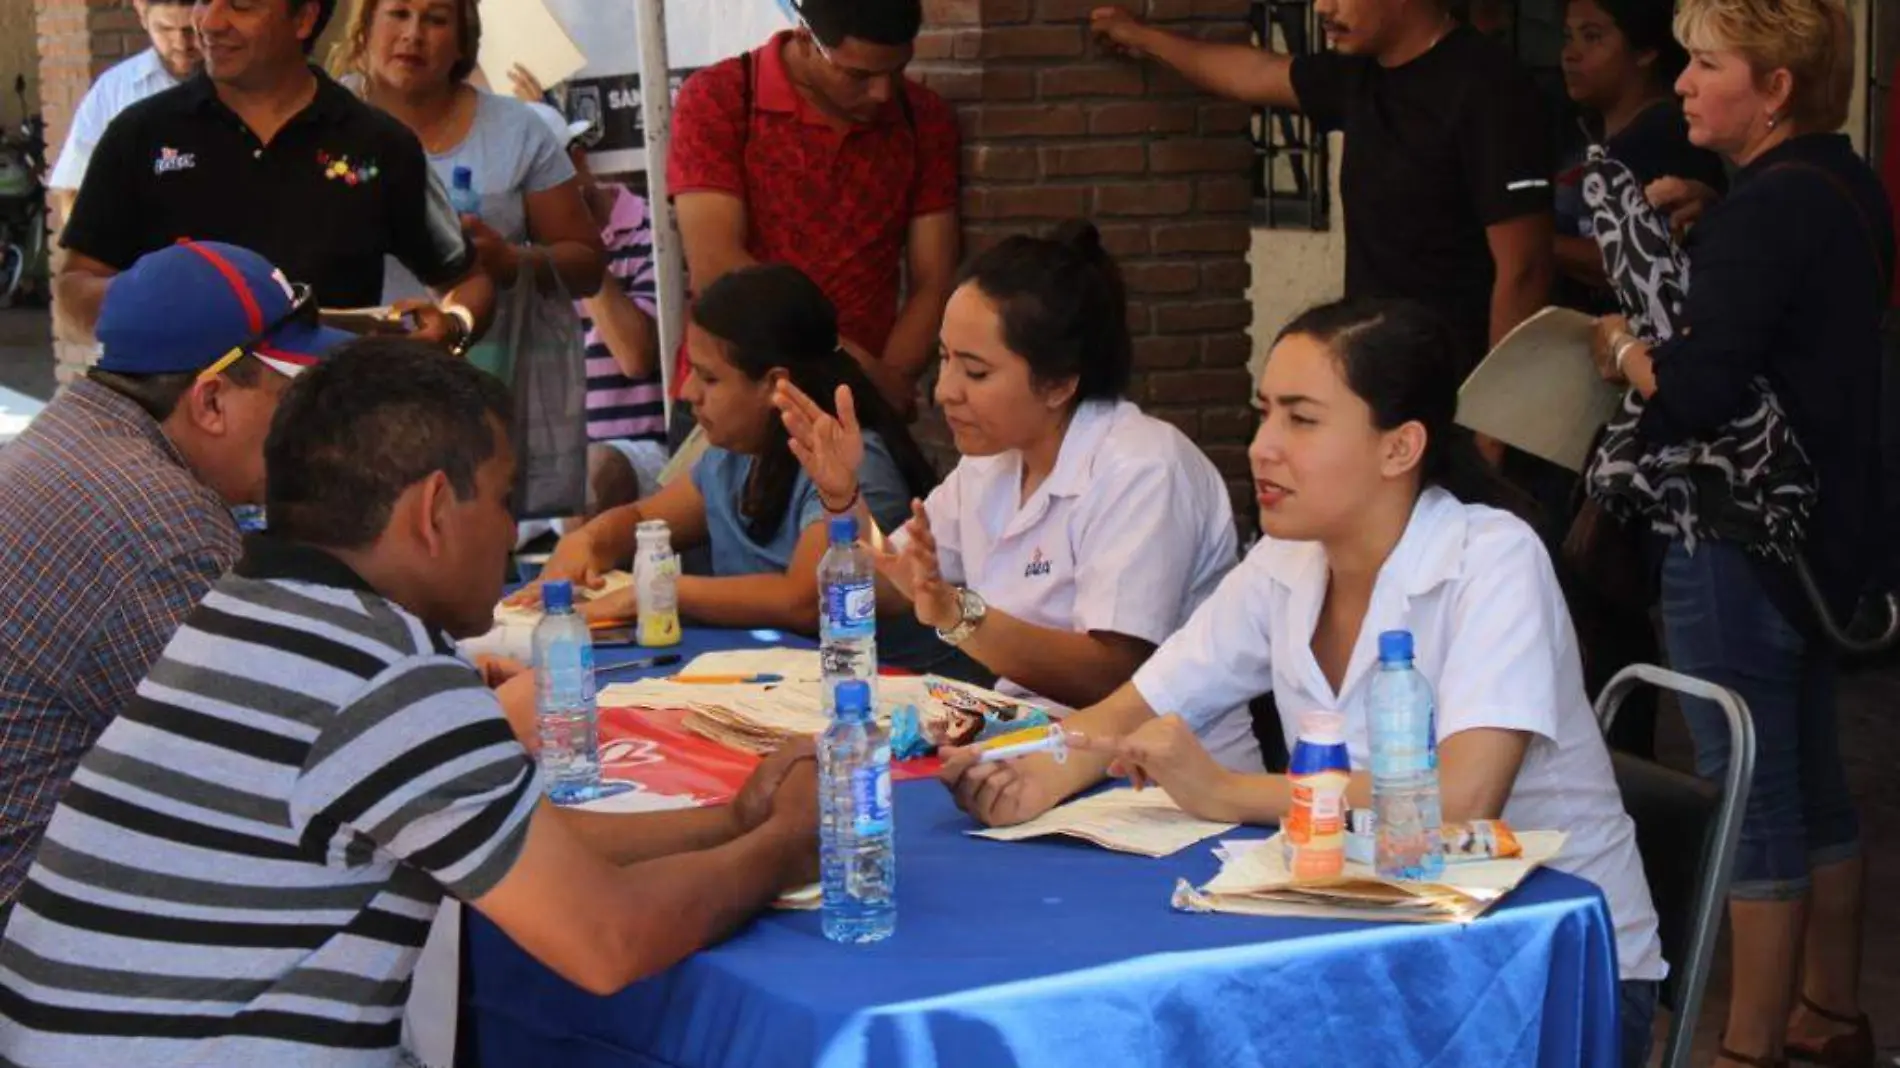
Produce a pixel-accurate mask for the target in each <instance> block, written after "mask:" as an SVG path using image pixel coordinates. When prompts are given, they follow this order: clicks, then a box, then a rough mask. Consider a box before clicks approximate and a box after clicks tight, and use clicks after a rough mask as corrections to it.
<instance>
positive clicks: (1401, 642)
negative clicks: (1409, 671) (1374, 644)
mask: <svg viewBox="0 0 1900 1068" xmlns="http://www.w3.org/2000/svg"><path fill="white" fill-rule="evenodd" d="M1379 659H1380V660H1383V661H1385V662H1386V663H1395V662H1397V661H1401V660H1410V659H1412V632H1411V631H1409V630H1388V631H1386V632H1385V633H1384V634H1381V635H1379Z"/></svg>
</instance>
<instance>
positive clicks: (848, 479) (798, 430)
mask: <svg viewBox="0 0 1900 1068" xmlns="http://www.w3.org/2000/svg"><path fill="white" fill-rule="evenodd" d="M834 402H835V404H836V406H837V410H838V414H837V415H836V416H835V417H834V416H832V415H831V414H830V413H828V412H826V411H825V410H824V409H823V408H820V407H819V406H818V405H817V403H816V402H814V401H813V400H812V399H811V398H810V397H808V396H806V395H805V393H804V391H802V390H800V389H799V388H798V387H797V386H794V385H792V384H791V383H790V382H780V383H779V384H778V387H777V388H776V389H774V390H773V391H772V404H773V406H774V407H776V408H777V409H778V412H779V418H780V419H781V420H783V421H784V423H785V432H786V433H787V434H788V435H790V436H791V447H792V455H793V456H795V457H797V458H798V462H799V465H800V466H802V467H803V468H804V469H805V474H806V476H807V477H809V478H810V479H811V482H812V485H813V486H816V487H817V488H818V497H819V499H820V500H821V501H822V502H823V503H824V505H825V507H826V508H827V509H830V510H832V511H846V510H849V509H850V507H851V505H852V503H853V498H855V497H856V496H857V495H858V467H859V466H860V465H861V464H863V463H864V431H863V429H862V428H861V427H859V426H858V406H857V403H856V402H855V401H854V400H853V399H852V396H851V389H850V387H849V386H839V387H838V392H837V394H836V397H835V401H834Z"/></svg>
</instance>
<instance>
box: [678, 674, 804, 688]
mask: <svg viewBox="0 0 1900 1068" xmlns="http://www.w3.org/2000/svg"><path fill="white" fill-rule="evenodd" d="M667 681H668V682H687V683H700V684H703V685H714V686H747V685H762V684H765V683H772V682H784V681H785V676H783V675H771V674H763V675H675V676H673V677H672V678H670V679H668V680H667Z"/></svg>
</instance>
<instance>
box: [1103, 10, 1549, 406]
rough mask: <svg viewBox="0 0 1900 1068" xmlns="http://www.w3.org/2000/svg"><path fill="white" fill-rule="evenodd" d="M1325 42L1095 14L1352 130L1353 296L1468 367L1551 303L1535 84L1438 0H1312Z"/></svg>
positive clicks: (1243, 93)
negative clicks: (1452, 343) (1421, 323)
mask: <svg viewBox="0 0 1900 1068" xmlns="http://www.w3.org/2000/svg"><path fill="white" fill-rule="evenodd" d="M1317 10H1318V12H1319V14H1320V16H1321V19H1322V25H1323V26H1324V28H1325V31H1326V37H1327V40H1328V41H1330V42H1331V43H1332V45H1333V48H1334V51H1332V52H1321V53H1315V54H1311V55H1303V56H1297V57H1288V56H1285V55H1280V54H1278V53H1275V52H1272V51H1268V50H1265V49H1260V48H1255V47H1253V46H1251V45H1234V44H1216V43H1211V42H1207V41H1200V40H1195V39H1192V38H1186V37H1181V36H1178V35H1175V34H1171V33H1168V32H1166V31H1163V30H1160V29H1157V28H1155V27H1152V26H1148V25H1145V24H1143V23H1141V22H1140V21H1138V20H1137V19H1136V18H1135V17H1134V16H1132V15H1130V14H1128V13H1127V12H1126V11H1123V10H1121V9H1120V8H1100V9H1098V10H1097V11H1096V12H1095V14H1094V16H1093V24H1094V29H1095V32H1096V33H1097V34H1098V35H1099V36H1101V37H1102V38H1104V39H1106V40H1107V41H1108V42H1109V43H1111V44H1112V45H1115V46H1117V47H1119V48H1121V49H1123V50H1125V51H1128V52H1132V53H1135V54H1138V55H1147V56H1151V57H1153V58H1154V59H1156V60H1157V61H1159V62H1161V63H1165V64H1167V65H1168V66H1170V67H1173V68H1174V69H1175V70H1177V71H1179V72H1181V74H1183V75H1185V76H1186V77H1187V78H1188V79H1190V80H1191V81H1193V82H1195V83H1196V84H1197V85H1200V86H1201V87H1202V88H1204V89H1207V90H1208V91H1210V92H1214V93H1218V94H1220V95H1222V96H1227V97H1232V98H1234V99H1237V100H1243V101H1246V102H1248V103H1251V104H1257V105H1262V106H1266V107H1276V108H1287V109H1297V110H1299V111H1302V112H1304V113H1305V114H1306V115H1307V116H1309V117H1310V118H1312V119H1313V121H1314V125H1315V126H1317V127H1318V128H1319V129H1321V130H1325V131H1332V130H1339V131H1342V132H1343V133H1344V134H1345V141H1346V148H1345V159H1344V162H1343V167H1342V173H1341V178H1340V195H1341V198H1342V200H1343V201H1344V207H1345V214H1346V295H1347V296H1349V297H1362V296H1365V297H1403V298H1409V299H1412V300H1417V301H1420V302H1422V303H1424V304H1427V305H1429V306H1430V307H1432V308H1434V309H1436V310H1437V311H1438V312H1439V314H1441V315H1443V316H1444V317H1445V319H1446V320H1447V321H1448V322H1449V323H1450V324H1451V326H1452V328H1453V329H1454V330H1455V331H1456V333H1457V335H1458V337H1459V339H1460V342H1461V344H1462V346H1463V349H1464V351H1465V353H1466V370H1467V371H1469V370H1470V368H1472V367H1475V366H1477V363H1478V361H1479V360H1480V359H1481V358H1483V356H1484V354H1485V353H1486V352H1487V351H1489V349H1490V347H1491V346H1492V345H1493V344H1495V343H1496V342H1498V341H1499V340H1501V339H1502V338H1503V337H1504V335H1505V334H1507V333H1509V332H1510V331H1511V330H1512V329H1513V328H1514V327H1516V326H1517V324H1519V323H1520V322H1523V321H1524V320H1525V319H1526V318H1528V317H1529V316H1531V315H1532V314H1534V313H1535V312H1537V311H1538V310H1539V309H1541V308H1543V307H1544V305H1545V303H1546V302H1547V301H1548V298H1549V296H1550V286H1551V279H1552V271H1553V260H1552V255H1551V176H1552V174H1553V173H1554V172H1555V169H1556V167H1555V158H1554V153H1553V151H1552V148H1551V145H1550V128H1549V123H1548V122H1547V121H1546V119H1545V116H1544V111H1543V107H1542V105H1541V102H1540V98H1539V95H1538V92H1537V88H1536V86H1535V85H1534V84H1533V83H1532V81H1531V79H1530V76H1529V75H1528V74H1526V73H1525V72H1524V71H1523V70H1522V69H1520V68H1519V67H1518V66H1517V65H1516V63H1515V62H1514V61H1513V60H1512V59H1511V56H1510V55H1509V53H1507V52H1506V51H1505V50H1504V49H1503V47H1502V46H1500V45H1497V44H1495V43H1494V42H1492V41H1490V40H1488V39H1486V38H1485V37H1484V36H1483V35H1482V34H1480V33H1478V32H1477V31H1476V30H1473V29H1471V28H1469V27H1467V26H1463V25H1460V24H1459V23H1458V22H1457V21H1456V20H1454V19H1453V18H1452V17H1451V14H1450V13H1449V12H1448V11H1447V10H1445V9H1444V8H1443V7H1442V6H1440V5H1439V4H1438V3H1436V2H1434V0H1420V2H1411V3H1407V2H1402V0H1319V3H1318V6H1317Z"/></svg>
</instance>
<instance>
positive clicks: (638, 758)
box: [600, 708, 942, 805]
mask: <svg viewBox="0 0 1900 1068" xmlns="http://www.w3.org/2000/svg"><path fill="white" fill-rule="evenodd" d="M685 717H686V713H685V712H684V711H683V710H680V709H670V708H669V709H649V708H603V709H601V710H600V746H601V755H602V759H601V765H600V773H601V777H602V778H605V779H616V780H620V781H623V782H632V783H638V784H639V785H640V786H641V787H642V788H643V789H645V790H646V791H648V792H649V793H655V794H661V795H665V796H688V797H691V798H693V799H694V800H695V801H698V802H699V803H700V804H702V805H717V804H722V803H724V802H726V801H730V800H732V798H733V796H734V795H736V794H737V793H738V792H739V788H740V787H741V786H743V785H745V780H746V776H748V775H751V774H752V769H753V768H756V767H758V766H759V758H758V757H755V756H753V755H751V754H750V753H741V752H739V751H738V750H736V749H728V748H726V747H725V746H723V745H720V744H719V743H718V742H715V741H713V740H711V739H710V738H702V737H700V736H699V735H697V734H694V733H693V732H692V731H689V730H687V729H686V726H685V723H684V720H685ZM622 743H624V744H622ZM941 764H942V761H940V760H938V759H937V758H936V757H934V756H932V757H925V758H923V759H922V760H905V761H894V762H892V764H891V778H893V779H896V780H897V781H899V782H905V781H909V780H911V779H928V778H933V777H934V776H935V775H936V774H937V769H938V767H939V766H941Z"/></svg>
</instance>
